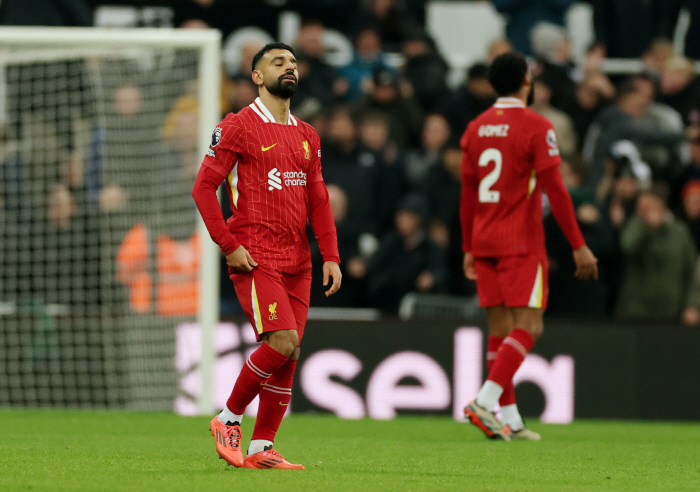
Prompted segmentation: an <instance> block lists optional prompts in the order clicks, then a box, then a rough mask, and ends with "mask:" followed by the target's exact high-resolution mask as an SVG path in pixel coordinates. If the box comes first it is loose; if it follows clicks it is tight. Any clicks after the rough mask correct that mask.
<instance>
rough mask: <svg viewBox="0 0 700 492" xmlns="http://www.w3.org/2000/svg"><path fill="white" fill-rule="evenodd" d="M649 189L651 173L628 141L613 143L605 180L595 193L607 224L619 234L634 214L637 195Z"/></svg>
mask: <svg viewBox="0 0 700 492" xmlns="http://www.w3.org/2000/svg"><path fill="white" fill-rule="evenodd" d="M650 185H651V169H650V168H649V166H648V165H647V164H646V162H644V161H642V160H641V157H640V156H639V150H637V147H636V146H635V145H634V144H633V143H632V142H630V141H629V140H620V141H618V142H615V143H614V144H613V145H612V147H611V148H610V154H609V155H608V157H607V158H606V160H605V176H604V177H603V179H602V180H601V181H600V184H599V186H598V189H597V190H596V198H597V201H598V202H599V203H602V204H603V210H605V211H606V213H607V216H608V219H609V221H610V224H611V225H612V227H613V228H614V230H616V231H621V230H622V228H623V227H624V226H625V225H626V224H627V221H628V220H629V219H630V218H631V217H632V215H633V214H634V211H635V208H636V206H637V195H638V194H639V192H640V190H645V189H647V188H649V186H650Z"/></svg>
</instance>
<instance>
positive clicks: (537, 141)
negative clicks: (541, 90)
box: [530, 118, 561, 173]
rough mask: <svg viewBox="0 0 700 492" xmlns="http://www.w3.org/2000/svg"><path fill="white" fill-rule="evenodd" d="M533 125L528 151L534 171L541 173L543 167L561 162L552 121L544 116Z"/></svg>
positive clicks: (546, 167)
mask: <svg viewBox="0 0 700 492" xmlns="http://www.w3.org/2000/svg"><path fill="white" fill-rule="evenodd" d="M533 127H534V128H533V133H532V136H531V137H530V151H531V153H532V156H533V163H534V165H535V171H537V172H538V173H541V172H542V171H544V170H545V169H548V168H550V167H554V166H558V165H559V164H561V156H560V155H559V142H558V141H557V134H556V132H555V131H554V128H553V127H552V123H550V121H549V120H547V119H546V118H543V119H542V120H541V121H540V122H538V124H536V125H533Z"/></svg>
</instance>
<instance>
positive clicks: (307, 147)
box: [301, 140, 311, 160]
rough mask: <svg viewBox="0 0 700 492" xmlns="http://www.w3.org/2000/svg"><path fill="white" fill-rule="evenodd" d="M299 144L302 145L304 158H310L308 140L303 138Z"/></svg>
mask: <svg viewBox="0 0 700 492" xmlns="http://www.w3.org/2000/svg"><path fill="white" fill-rule="evenodd" d="M301 145H303V146H304V157H305V158H306V160H309V159H311V148H310V147H309V142H308V141H306V140H304V142H302V144H301Z"/></svg>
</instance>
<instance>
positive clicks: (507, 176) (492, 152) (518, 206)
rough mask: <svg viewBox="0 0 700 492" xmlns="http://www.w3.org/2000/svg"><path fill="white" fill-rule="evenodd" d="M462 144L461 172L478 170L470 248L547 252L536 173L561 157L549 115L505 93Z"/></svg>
mask: <svg viewBox="0 0 700 492" xmlns="http://www.w3.org/2000/svg"><path fill="white" fill-rule="evenodd" d="M461 146H462V150H463V158H462V174H463V175H464V176H468V175H475V176H476V181H477V182H478V190H477V196H478V200H477V202H476V209H475V210H474V222H473V225H472V236H471V253H472V254H473V255H474V256H477V257H493V256H510V255H523V254H536V253H540V252H543V251H544V250H545V243H544V227H543V225H542V188H541V186H540V184H539V183H538V181H537V174H538V173H540V172H542V171H544V170H545V169H547V168H549V167H552V166H558V165H559V164H560V163H561V158H560V156H559V147H558V144H557V137H556V134H555V133H554V129H553V128H552V124H551V123H550V121H549V120H548V119H547V118H545V117H544V116H541V115H539V114H537V113H535V112H534V111H532V110H530V109H528V108H527V107H525V105H524V104H523V102H522V101H520V100H519V99H517V98H508V97H501V98H499V99H498V100H497V101H496V104H494V105H493V106H492V107H491V108H489V109H488V110H486V111H484V112H483V113H482V114H481V115H479V116H478V117H477V118H476V119H475V120H473V121H472V122H471V123H469V125H468V126H467V129H466V131H465V132H464V135H463V136H462V140H461ZM462 199H463V200H464V197H463V198H462Z"/></svg>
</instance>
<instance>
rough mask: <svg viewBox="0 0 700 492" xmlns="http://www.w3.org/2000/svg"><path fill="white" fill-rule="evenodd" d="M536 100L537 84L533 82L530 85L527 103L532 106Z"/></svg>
mask: <svg viewBox="0 0 700 492" xmlns="http://www.w3.org/2000/svg"><path fill="white" fill-rule="evenodd" d="M534 102H535V84H532V85H531V86H530V92H529V93H528V95H527V105H528V106H532V103H534Z"/></svg>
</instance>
